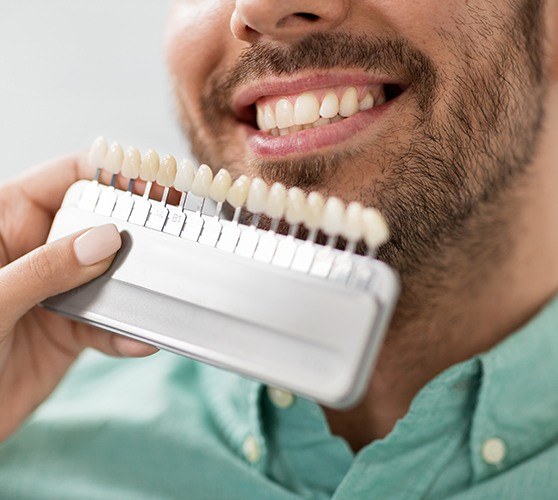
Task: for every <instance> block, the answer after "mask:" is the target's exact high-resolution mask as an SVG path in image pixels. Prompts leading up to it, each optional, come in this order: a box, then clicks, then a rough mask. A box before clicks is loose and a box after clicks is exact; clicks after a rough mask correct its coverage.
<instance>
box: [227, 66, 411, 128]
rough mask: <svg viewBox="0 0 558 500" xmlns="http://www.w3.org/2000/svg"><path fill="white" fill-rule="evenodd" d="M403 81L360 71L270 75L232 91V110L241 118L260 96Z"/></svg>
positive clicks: (246, 115)
mask: <svg viewBox="0 0 558 500" xmlns="http://www.w3.org/2000/svg"><path fill="white" fill-rule="evenodd" d="M387 84H397V85H404V82H402V81H401V80H398V79H395V78H393V77H388V76H386V75H378V74H374V75H372V74H369V73H366V72H363V71H342V70H337V71H333V70H331V71H328V72H325V73H316V72H313V73H308V74H298V75H296V76H294V77H291V78H285V77H271V78H267V79H265V80H260V81H258V82H256V83H253V84H248V85H245V86H243V87H241V88H239V89H238V90H237V91H236V92H234V93H233V95H232V110H233V113H234V114H235V115H236V116H237V117H238V118H239V119H242V120H246V119H247V118H248V119H250V118H251V117H252V114H253V113H252V111H251V109H250V108H251V106H253V105H254V103H255V102H256V101H257V100H258V99H260V98H261V97H264V96H287V95H292V94H298V93H302V92H305V91H310V90H315V89H320V88H327V87H334V86H341V85H347V86H351V85H387Z"/></svg>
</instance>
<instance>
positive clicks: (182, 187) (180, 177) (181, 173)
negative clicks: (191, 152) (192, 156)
mask: <svg viewBox="0 0 558 500" xmlns="http://www.w3.org/2000/svg"><path fill="white" fill-rule="evenodd" d="M195 175H196V169H195V167H194V162H192V160H182V161H181V162H180V164H179V165H178V169H177V170H176V177H175V179H174V189H176V190H177V191H181V192H183V193H186V192H188V191H190V189H191V188H192V183H193V182H194V176H195Z"/></svg>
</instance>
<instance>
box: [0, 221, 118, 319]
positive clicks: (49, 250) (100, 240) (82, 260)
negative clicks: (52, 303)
mask: <svg viewBox="0 0 558 500" xmlns="http://www.w3.org/2000/svg"><path fill="white" fill-rule="evenodd" d="M121 245H122V240H121V238H120V234H119V233H118V229H116V226H115V225H114V224H106V225H103V226H98V227H94V228H91V229H88V230H86V231H81V232H79V233H75V234H73V235H70V236H66V237H65V238H62V239H60V240H57V241H53V242H51V243H48V244H46V245H44V246H42V247H39V248H37V249H35V250H33V251H32V252H30V253H28V254H27V255H24V256H23V257H21V258H19V259H17V260H15V261H13V262H12V263H10V264H8V265H7V266H4V267H3V268H1V269H0V330H1V329H3V328H6V327H8V329H10V328H11V327H12V326H13V325H14V324H15V323H16V322H17V321H18V320H19V318H21V316H23V315H24V314H25V313H26V312H27V311H29V309H31V308H32V307H34V306H35V305H36V304H38V303H39V302H41V301H42V300H44V299H46V298H47V297H51V296H53V295H57V294H59V293H62V292H66V291H68V290H70V289H72V288H75V287H77V286H79V285H82V284H84V283H86V282H88V281H90V280H92V279H93V278H96V277H97V276H99V275H101V274H102V273H103V272H105V271H106V270H107V269H108V267H109V266H110V264H111V262H112V258H111V257H113V256H114V254H115V253H116V251H117V250H118V249H119V248H120V246H121Z"/></svg>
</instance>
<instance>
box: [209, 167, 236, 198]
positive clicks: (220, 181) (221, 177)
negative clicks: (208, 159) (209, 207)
mask: <svg viewBox="0 0 558 500" xmlns="http://www.w3.org/2000/svg"><path fill="white" fill-rule="evenodd" d="M231 184H232V178H231V174H229V171H228V170H226V169H224V168H222V169H221V170H219V172H217V175H216V176H215V177H214V178H213V182H212V183H211V188H209V196H210V197H211V198H212V199H213V200H215V201H216V202H217V203H223V202H224V201H225V200H226V199H227V193H228V192H229V189H230V188H231Z"/></svg>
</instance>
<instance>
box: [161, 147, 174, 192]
mask: <svg viewBox="0 0 558 500" xmlns="http://www.w3.org/2000/svg"><path fill="white" fill-rule="evenodd" d="M175 178H176V159H175V158H174V156H172V155H167V156H165V157H164V158H163V159H162V160H161V167H160V168H159V172H157V179H156V181H157V184H160V185H161V186H164V187H171V186H172V185H173V184H174V179H175Z"/></svg>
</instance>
